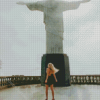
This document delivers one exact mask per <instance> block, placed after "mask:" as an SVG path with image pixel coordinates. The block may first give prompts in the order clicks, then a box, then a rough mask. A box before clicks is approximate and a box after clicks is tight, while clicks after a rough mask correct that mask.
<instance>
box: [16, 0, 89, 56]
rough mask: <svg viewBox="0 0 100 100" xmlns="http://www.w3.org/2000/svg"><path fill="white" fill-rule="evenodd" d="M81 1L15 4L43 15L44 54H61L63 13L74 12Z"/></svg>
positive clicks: (87, 0) (50, 0) (53, 0)
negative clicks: (44, 31)
mask: <svg viewBox="0 0 100 100" xmlns="http://www.w3.org/2000/svg"><path fill="white" fill-rule="evenodd" d="M89 1H90V0H82V1H71V2H68V1H55V0H47V1H37V2H31V3H25V2H17V4H21V5H26V6H27V7H28V8H29V9H30V10H31V11H34V10H38V11H42V12H43V13H44V23H45V30H46V53H47V54H49V53H50V54H52V53H63V32H64V28H63V11H66V10H74V9H77V8H78V7H79V5H80V4H81V3H85V2H89Z"/></svg>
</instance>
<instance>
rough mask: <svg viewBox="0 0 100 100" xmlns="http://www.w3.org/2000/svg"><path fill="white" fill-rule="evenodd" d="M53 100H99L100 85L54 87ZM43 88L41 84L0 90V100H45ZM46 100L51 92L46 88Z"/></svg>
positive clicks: (50, 99) (49, 99)
mask: <svg viewBox="0 0 100 100" xmlns="http://www.w3.org/2000/svg"><path fill="white" fill-rule="evenodd" d="M54 95H55V100H100V85H71V86H69V87H54ZM45 97H46V95H45V87H44V86H41V84H33V85H23V86H14V87H11V88H7V89H3V90H0V100H45ZM48 100H52V92H51V89H50V87H49V88H48Z"/></svg>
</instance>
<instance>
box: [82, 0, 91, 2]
mask: <svg viewBox="0 0 100 100" xmlns="http://www.w3.org/2000/svg"><path fill="white" fill-rule="evenodd" d="M89 1H91V0H82V2H83V3H86V2H89Z"/></svg>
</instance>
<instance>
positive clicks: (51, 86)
mask: <svg viewBox="0 0 100 100" xmlns="http://www.w3.org/2000/svg"><path fill="white" fill-rule="evenodd" d="M50 88H51V91H52V100H54V90H53V84H52V85H50Z"/></svg>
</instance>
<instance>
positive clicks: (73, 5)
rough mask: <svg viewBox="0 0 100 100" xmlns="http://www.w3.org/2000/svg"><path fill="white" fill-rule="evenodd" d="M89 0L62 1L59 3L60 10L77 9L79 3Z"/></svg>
mask: <svg viewBox="0 0 100 100" xmlns="http://www.w3.org/2000/svg"><path fill="white" fill-rule="evenodd" d="M89 1H90V0H80V1H70V2H68V1H62V2H61V3H59V4H60V6H61V8H62V11H66V10H74V9H77V8H78V7H79V5H80V4H81V3H86V2H89Z"/></svg>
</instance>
